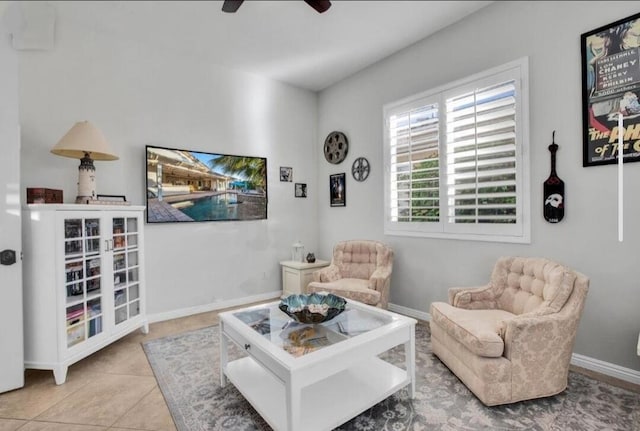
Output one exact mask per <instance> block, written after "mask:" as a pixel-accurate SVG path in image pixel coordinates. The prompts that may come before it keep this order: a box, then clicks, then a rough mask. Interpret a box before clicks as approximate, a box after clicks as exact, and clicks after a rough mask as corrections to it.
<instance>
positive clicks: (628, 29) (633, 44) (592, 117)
mask: <svg viewBox="0 0 640 431" xmlns="http://www.w3.org/2000/svg"><path fill="white" fill-rule="evenodd" d="M638 34H640V13H637V14H635V15H631V16H629V17H627V18H623V19H621V20H618V21H615V22H612V23H610V24H607V25H604V26H602V27H599V28H597V29H595V30H592V31H589V32H587V33H584V34H582V35H581V36H580V46H581V60H582V129H583V130H582V132H583V151H582V153H583V160H582V166H584V167H588V166H596V165H607V164H613V163H617V159H618V116H619V113H620V112H621V113H622V114H623V121H624V123H623V127H624V130H626V131H627V133H625V136H624V151H623V156H624V162H625V163H627V162H637V161H640V139H638V138H639V136H638V133H633V132H630V131H632V130H638V129H640V102H639V100H640V36H638ZM630 126H631V128H630Z"/></svg>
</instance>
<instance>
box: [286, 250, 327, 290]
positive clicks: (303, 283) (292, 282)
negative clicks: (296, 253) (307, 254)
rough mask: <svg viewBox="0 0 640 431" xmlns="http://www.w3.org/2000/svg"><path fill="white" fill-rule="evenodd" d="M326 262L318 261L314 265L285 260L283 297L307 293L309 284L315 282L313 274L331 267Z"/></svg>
mask: <svg viewBox="0 0 640 431" xmlns="http://www.w3.org/2000/svg"><path fill="white" fill-rule="evenodd" d="M329 263H331V262H327V261H326V260H320V259H316V261H315V262H313V263H307V262H295V261H293V260H285V261H282V262H280V265H281V266H282V295H283V296H289V295H294V294H301V293H305V291H306V289H307V284H309V283H310V282H311V281H312V280H313V272H314V271H317V270H318V269H320V268H324V267H325V266H329Z"/></svg>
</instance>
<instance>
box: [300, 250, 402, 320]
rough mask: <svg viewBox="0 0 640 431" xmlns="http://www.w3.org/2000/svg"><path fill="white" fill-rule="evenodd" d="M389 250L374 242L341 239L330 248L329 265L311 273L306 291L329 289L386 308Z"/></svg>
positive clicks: (336, 293) (390, 261)
mask: <svg viewBox="0 0 640 431" xmlns="http://www.w3.org/2000/svg"><path fill="white" fill-rule="evenodd" d="M392 269H393V250H392V249H391V248H390V247H388V246H387V245H385V244H383V243H381V242H378V241H368V240H354V241H342V242H339V243H338V244H336V246H335V247H334V249H333V257H332V259H331V265H329V266H327V267H325V268H322V269H320V270H318V271H315V272H314V273H313V281H312V282H311V283H309V285H308V286H307V293H313V292H329V293H333V294H334V295H338V296H342V297H344V298H348V299H353V300H355V301H359V302H363V303H365V304H369V305H373V306H376V307H380V308H387V304H388V302H389V286H390V283H391V271H392Z"/></svg>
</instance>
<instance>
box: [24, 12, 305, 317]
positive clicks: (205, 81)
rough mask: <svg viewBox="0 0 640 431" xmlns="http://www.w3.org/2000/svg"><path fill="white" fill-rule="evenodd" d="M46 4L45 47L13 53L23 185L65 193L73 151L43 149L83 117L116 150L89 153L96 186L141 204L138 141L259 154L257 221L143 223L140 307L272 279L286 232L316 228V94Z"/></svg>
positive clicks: (246, 291) (233, 294)
mask: <svg viewBox="0 0 640 431" xmlns="http://www.w3.org/2000/svg"><path fill="white" fill-rule="evenodd" d="M56 9H57V22H56V26H57V27H56V41H55V48H54V49H53V50H51V51H46V52H40V51H29V52H27V51H23V52H20V54H19V67H20V71H19V72H20V116H21V123H22V132H23V136H22V154H21V155H22V163H21V165H22V178H21V180H22V188H23V190H26V188H27V187H49V188H60V189H63V191H64V197H65V202H73V201H74V199H75V196H76V194H77V193H76V192H77V187H76V181H77V166H78V164H79V161H78V160H74V159H68V158H63V157H58V156H55V155H53V154H51V153H50V152H49V151H50V149H51V148H52V147H53V146H54V145H55V144H56V142H57V141H58V139H60V138H61V137H62V135H64V133H66V132H67V130H68V129H69V128H70V127H71V126H72V125H73V124H74V123H75V122H76V121H81V120H85V119H86V120H90V121H92V122H93V123H94V124H96V125H97V126H98V127H99V128H100V129H101V130H102V131H103V133H104V134H105V135H106V137H107V139H108V140H109V141H110V143H111V145H112V147H113V149H114V150H115V152H116V153H117V154H118V155H119V156H120V159H119V160H117V161H114V162H96V169H97V191H98V193H101V194H116V195H121V194H124V195H126V197H127V200H129V201H131V202H133V203H134V204H144V203H145V201H144V196H145V189H146V186H145V174H144V172H145V159H144V146H145V145H146V144H152V145H160V146H167V147H174V148H181V149H190V150H199V151H205V152H207V151H209V152H221V153H230V154H239V155H249V156H263V157H267V167H268V194H269V196H268V197H269V204H268V219H267V220H263V221H245V222H207V223H189V224H162V225H147V226H146V228H147V230H146V244H145V245H146V264H147V270H146V275H147V281H148V286H147V292H148V312H149V313H150V314H157V313H167V312H170V311H174V310H179V309H188V308H191V307H201V306H205V305H207V304H213V303H216V302H221V301H222V302H224V301H229V300H234V299H239V298H244V297H248V296H252V295H260V294H264V293H269V292H274V291H277V290H279V289H281V284H280V283H281V281H280V280H281V279H280V267H279V264H278V262H279V261H280V260H286V259H288V258H289V257H290V248H291V244H293V243H294V242H295V241H296V240H301V241H302V242H303V243H304V244H305V245H306V246H307V249H310V250H312V249H313V248H314V245H315V243H316V238H317V236H316V235H317V232H316V228H315V226H316V212H317V211H316V201H315V199H313V197H314V195H315V194H316V193H317V192H316V190H317V188H316V184H315V179H316V177H317V175H316V172H315V170H316V165H317V162H318V160H317V157H316V156H315V154H314V152H313V151H312V150H313V146H314V143H315V137H316V136H317V129H316V121H317V96H316V95H315V94H314V93H312V92H309V91H305V90H300V89H296V88H293V87H290V86H287V85H284V84H281V83H278V82H274V81H270V80H266V79H263V78H260V77H257V76H252V75H247V74H243V73H240V72H237V71H232V70H226V69H222V68H219V67H215V66H213V65H211V64H209V63H208V62H206V61H205V60H203V59H201V58H200V57H198V56H196V55H195V54H189V53H187V52H186V51H184V52H183V51H181V50H178V49H176V48H175V47H174V48H163V47H160V46H154V45H152V44H151V43H149V42H140V41H139V40H137V39H132V38H130V37H126V36H122V35H121V34H120V33H119V32H117V31H110V30H109V29H108V27H107V26H106V24H105V25H99V24H100V23H97V24H96V23H95V22H91V21H88V22H87V20H86V19H85V18H87V19H91V20H94V21H95V20H98V21H99V19H100V17H99V16H88V17H87V16H82V15H80V14H81V13H90V12H91V10H90V9H87V8H82V7H80V8H76V5H74V2H70V3H59V4H56ZM78 11H82V12H78ZM111 23H115V25H118V21H117V20H112V21H111ZM96 29H97V30H96ZM142 30H143V28H142ZM172 30H175V31H179V29H172ZM127 33H129V34H130V32H127ZM152 39H153V38H150V37H146V38H141V39H140V40H152ZM280 166H291V167H293V174H294V181H295V182H305V183H307V184H308V195H309V197H310V198H308V199H299V198H295V197H294V189H293V187H294V186H293V183H284V182H283V183H281V182H280V181H279V167H280Z"/></svg>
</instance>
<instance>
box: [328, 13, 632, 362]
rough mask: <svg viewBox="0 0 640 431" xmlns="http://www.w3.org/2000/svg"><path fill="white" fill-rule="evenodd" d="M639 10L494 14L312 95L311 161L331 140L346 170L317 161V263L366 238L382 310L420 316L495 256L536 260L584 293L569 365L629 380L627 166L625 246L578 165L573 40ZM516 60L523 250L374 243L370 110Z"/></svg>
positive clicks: (612, 174)
mask: <svg viewBox="0 0 640 431" xmlns="http://www.w3.org/2000/svg"><path fill="white" fill-rule="evenodd" d="M638 12H640V9H639V8H638V3H637V2H573V1H572V2H519V1H518V2H495V3H493V4H492V5H490V6H488V7H486V8H484V9H482V10H480V11H479V12H477V13H476V14H474V15H472V16H470V17H467V18H466V19H464V20H462V21H459V22H458V23H456V24H454V25H452V26H450V27H447V28H445V29H443V30H441V31H440V32H438V33H436V34H435V35H433V36H431V37H429V38H427V39H425V40H423V41H420V42H418V43H416V44H414V45H413V46H411V47H409V48H407V49H404V50H402V51H400V52H398V53H396V54H394V55H392V56H390V57H388V58H386V59H385V60H382V61H380V62H378V63H377V64H375V65H373V66H371V67H369V68H367V69H364V70H362V71H360V72H359V73H357V74H355V75H353V76H351V77H350V78H348V79H345V80H344V81H342V82H340V83H338V84H336V85H334V86H332V87H330V88H328V89H326V90H324V91H322V92H321V93H320V95H319V112H318V115H319V120H318V138H317V151H316V152H317V153H318V154H322V145H323V142H324V139H325V137H326V135H327V134H328V133H329V132H331V131H332V130H339V131H342V132H344V133H345V134H346V135H347V137H348V138H349V142H350V147H349V154H348V156H347V159H346V160H345V161H344V162H343V163H342V164H340V165H331V164H329V163H327V162H326V161H325V160H324V158H323V157H321V158H320V160H319V165H318V178H317V183H318V184H319V187H320V190H319V196H318V198H319V202H318V221H319V244H320V247H319V253H317V255H318V256H325V257H326V256H330V253H331V249H332V246H333V244H334V243H335V242H336V241H339V240H344V239H350V238H353V239H358V238H368V239H376V240H381V241H384V242H387V243H389V244H390V245H391V246H393V248H394V249H395V251H396V259H395V266H394V273H393V277H392V282H391V302H392V303H394V304H396V305H399V306H402V307H408V308H410V309H415V310H418V311H421V312H428V311H429V304H430V303H431V302H433V301H446V298H447V289H448V288H449V287H452V286H477V285H482V284H484V283H486V282H487V281H488V279H489V275H490V273H491V270H492V267H493V263H494V262H495V260H496V259H497V258H498V257H499V256H502V255H521V256H541V257H546V258H549V259H554V260H557V261H559V262H562V263H564V264H566V265H568V266H570V267H573V268H575V269H576V270H578V271H581V272H583V273H584V274H586V275H588V276H589V277H590V279H591V289H590V292H589V295H588V298H587V303H586V308H585V312H584V315H583V318H582V321H581V324H580V328H579V331H578V337H577V341H576V346H575V350H574V351H575V353H578V354H581V355H585V356H588V357H590V358H594V359H598V360H601V361H605V362H608V363H612V364H616V365H619V366H622V367H626V368H629V369H632V370H640V359H639V358H638V356H637V354H636V345H637V340H638V333H639V332H640V309H639V307H640V280H639V277H638V269H639V267H640V246H639V244H640V224H639V223H638V222H637V220H638V219H639V218H640V198H638V196H640V194H639V193H638V184H640V163H631V164H625V184H626V193H625V208H624V215H625V220H626V221H625V226H624V230H625V238H624V242H622V243H620V242H618V239H617V189H616V187H617V170H616V169H617V168H616V167H615V166H613V165H607V166H595V167H589V168H583V167H582V132H581V130H582V117H581V109H582V99H581V63H580V62H581V59H580V35H581V34H582V33H585V32H588V31H590V30H593V29H595V28H598V27H600V26H603V25H606V24H608V23H611V22H613V21H616V20H618V19H622V18H625V17H627V16H629V15H632V14H635V13H638ZM525 56H526V57H528V58H529V94H530V100H529V103H530V104H529V107H530V109H529V114H530V134H529V137H530V151H529V153H530V160H529V163H530V172H531V209H532V211H531V214H530V217H531V238H532V239H531V243H530V244H524V245H522V244H507V243H492V242H475V241H461V240H438V239H428V238H410V237H399V236H385V235H384V232H383V219H384V208H383V205H384V197H383V178H384V174H383V170H384V169H385V167H384V166H383V123H382V107H383V105H384V104H386V103H389V102H393V101H396V100H399V99H402V98H404V97H407V96H410V95H413V94H415V93H419V92H422V91H425V90H429V89H431V88H434V87H438V86H440V85H443V84H446V83H448V82H451V81H454V80H457V79H460V78H465V77H467V76H470V75H473V74H475V73H478V72H481V71H484V70H486V69H490V68H492V67H495V66H498V65H501V64H504V63H507V62H510V61H513V60H516V59H518V58H521V57H525ZM553 130H555V131H556V143H557V144H558V145H559V146H560V149H559V151H558V153H557V157H558V162H557V170H558V175H559V176H560V177H561V178H562V179H563V180H564V182H565V193H566V212H565V218H564V220H563V221H562V222H560V223H558V224H549V223H547V222H546V221H545V220H544V218H543V214H542V191H543V189H542V184H543V182H544V180H545V179H546V178H547V177H548V175H549V170H550V157H549V151H548V149H547V147H548V146H549V144H550V143H551V133H552V131H553ZM357 157H366V158H367V159H368V160H369V162H370V163H371V175H370V176H369V179H367V180H366V181H365V182H362V183H359V182H357V181H355V180H354V179H353V177H352V176H351V174H350V170H351V165H352V163H353V161H354V160H355V159H356V158H357ZM340 172H347V206H346V207H340V208H331V207H330V206H329V189H328V183H329V175H330V174H334V173H340Z"/></svg>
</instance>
